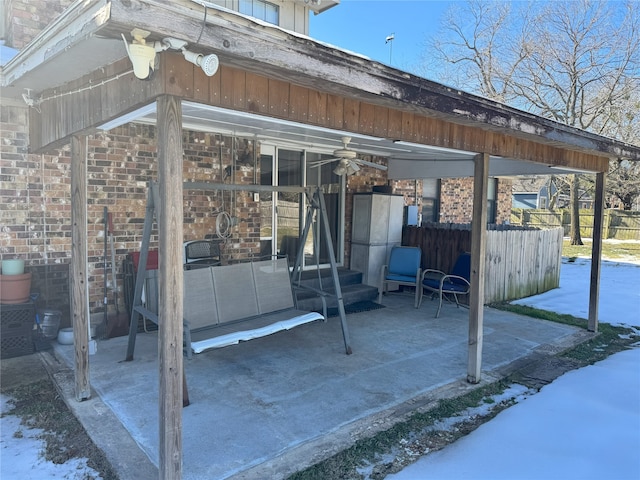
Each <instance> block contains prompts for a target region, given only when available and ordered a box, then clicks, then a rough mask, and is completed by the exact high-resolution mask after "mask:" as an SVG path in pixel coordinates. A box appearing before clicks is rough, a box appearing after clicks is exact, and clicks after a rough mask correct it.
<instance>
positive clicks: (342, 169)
mask: <svg viewBox="0 0 640 480" xmlns="http://www.w3.org/2000/svg"><path fill="white" fill-rule="evenodd" d="M333 173H335V174H336V175H340V176H342V175H346V174H347V166H346V165H344V164H343V163H342V162H340V163H339V164H338V166H337V167H336V168H334V169H333Z"/></svg>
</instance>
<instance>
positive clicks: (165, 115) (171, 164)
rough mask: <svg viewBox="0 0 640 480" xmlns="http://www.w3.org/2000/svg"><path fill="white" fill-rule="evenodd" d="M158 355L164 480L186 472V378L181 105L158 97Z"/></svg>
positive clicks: (162, 473) (161, 451) (168, 97)
mask: <svg viewBox="0 0 640 480" xmlns="http://www.w3.org/2000/svg"><path fill="white" fill-rule="evenodd" d="M157 112H158V119H157V124H158V125H157V127H158V186H159V193H160V195H159V196H160V202H159V205H157V219H158V232H159V236H158V247H159V248H158V253H159V263H158V267H159V269H158V290H159V302H158V320H159V321H158V323H159V336H158V344H159V345H158V357H159V367H160V398H159V405H158V408H159V419H160V447H159V454H160V459H159V474H160V479H163V480H165V479H166V480H168V479H179V478H181V472H182V402H183V390H182V388H183V374H184V365H183V358H182V333H183V327H182V318H183V315H182V313H183V311H182V310H183V305H182V301H183V291H182V289H183V273H182V238H183V232H182V229H183V210H182V163H183V150H182V105H181V103H180V99H179V98H177V97H173V96H168V95H163V96H160V97H159V98H158V108H157Z"/></svg>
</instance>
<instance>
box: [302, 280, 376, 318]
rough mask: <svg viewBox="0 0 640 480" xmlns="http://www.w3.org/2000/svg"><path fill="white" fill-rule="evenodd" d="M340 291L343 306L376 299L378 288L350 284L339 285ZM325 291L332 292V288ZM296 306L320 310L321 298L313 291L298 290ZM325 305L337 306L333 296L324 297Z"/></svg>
mask: <svg viewBox="0 0 640 480" xmlns="http://www.w3.org/2000/svg"><path fill="white" fill-rule="evenodd" d="M340 289H341V291H342V301H343V303H344V305H345V306H347V305H351V304H354V303H358V302H363V301H374V302H375V301H376V300H377V298H378V289H377V288H376V287H371V286H369V285H363V284H350V285H345V286H344V287H343V286H341V287H340ZM325 291H327V292H330V293H334V289H333V288H331V289H329V288H325ZM297 299H298V308H300V309H301V310H309V311H314V312H322V300H321V299H320V297H319V296H318V295H316V294H314V293H313V292H309V291H304V290H303V291H298V292H297ZM326 300H327V307H328V308H336V307H337V306H338V302H337V299H336V298H335V296H331V297H326Z"/></svg>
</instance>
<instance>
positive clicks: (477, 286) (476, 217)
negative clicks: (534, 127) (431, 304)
mask: <svg viewBox="0 0 640 480" xmlns="http://www.w3.org/2000/svg"><path fill="white" fill-rule="evenodd" d="M474 163H475V167H474V174H473V175H474V177H473V218H472V220H471V291H470V293H469V361H468V367H467V381H468V382H469V383H478V382H480V373H481V371H482V336H483V322H484V262H485V258H484V257H485V249H486V238H487V184H488V182H489V154H487V153H483V154H480V155H478V156H476V157H475V159H474Z"/></svg>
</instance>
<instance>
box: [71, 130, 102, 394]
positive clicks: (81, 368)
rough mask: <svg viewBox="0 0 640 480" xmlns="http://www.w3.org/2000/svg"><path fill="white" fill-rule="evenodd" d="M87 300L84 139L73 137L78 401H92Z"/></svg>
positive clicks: (73, 273) (73, 299)
mask: <svg viewBox="0 0 640 480" xmlns="http://www.w3.org/2000/svg"><path fill="white" fill-rule="evenodd" d="M106 234H107V233H106V232H105V235H106ZM88 299H89V282H88V281H87V139H86V137H79V136H76V135H74V136H73V137H72V138H71V311H72V315H73V332H74V335H73V346H74V349H75V369H74V371H75V393H76V400H78V401H79V402H80V401H82V400H87V399H88V398H91V385H90V383H89V300H88Z"/></svg>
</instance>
